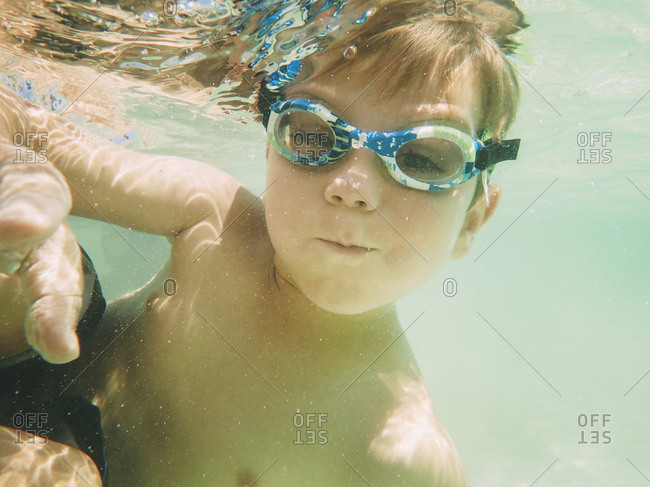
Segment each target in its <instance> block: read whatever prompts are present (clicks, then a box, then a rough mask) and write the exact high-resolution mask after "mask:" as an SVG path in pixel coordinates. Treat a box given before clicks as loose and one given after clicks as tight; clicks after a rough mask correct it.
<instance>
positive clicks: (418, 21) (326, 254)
mask: <svg viewBox="0 0 650 487" xmlns="http://www.w3.org/2000/svg"><path fill="white" fill-rule="evenodd" d="M459 3H461V2H459ZM504 3H507V2H504ZM483 5H484V4H483V2H466V4H465V7H466V8H467V9H468V11H470V10H472V7H477V8H476V10H475V13H474V15H469V13H467V16H466V17H464V18H460V17H458V18H452V17H450V16H448V15H446V14H445V15H443V14H441V8H440V7H441V6H438V7H439V8H437V9H436V8H432V7H431V5H430V4H426V5H420V4H418V3H415V2H413V3H409V2H404V3H401V2H395V3H393V4H388V5H386V6H384V7H382V8H381V9H378V10H377V12H375V14H373V15H372V16H371V17H370V19H369V20H368V21H367V23H366V25H365V26H364V28H363V29H362V30H360V31H359V32H358V33H357V34H356V35H355V37H353V38H347V39H346V41H345V44H341V43H338V44H334V45H332V46H329V47H328V49H326V50H325V51H322V52H320V53H318V54H316V55H314V56H312V58H311V59H310V60H309V61H306V62H305V63H304V65H303V67H302V69H301V72H300V74H299V75H298V77H297V78H296V79H295V80H293V81H292V82H291V83H289V84H287V85H285V86H283V87H282V88H281V89H279V90H278V89H276V90H275V91H273V90H264V91H263V96H262V97H261V99H260V111H261V112H262V115H263V117H264V119H265V123H266V125H267V133H268V137H269V144H268V145H267V189H266V191H265V192H264V196H263V201H262V199H260V198H258V197H257V196H256V195H254V194H251V193H250V192H249V191H247V190H246V189H245V188H244V187H243V186H242V185H241V184H240V183H239V182H238V181H236V180H235V179H234V178H232V177H230V176H228V175H227V174H225V173H223V172H221V171H219V170H217V169H215V168H212V167H208V166H205V165H203V164H200V163H197V162H194V161H190V160H187V159H182V158H177V157H162V156H148V155H144V154H137V153H134V152H131V151H128V150H125V149H123V148H120V147H116V146H114V145H112V144H110V143H109V142H107V141H105V140H103V139H101V138H99V137H96V136H94V135H92V134H89V133H88V132H86V131H85V130H82V129H80V128H78V127H75V126H74V125H72V124H70V123H67V122H65V121H64V120H62V119H60V118H58V117H56V116H53V115H52V114H50V113H47V112H45V111H43V110H39V109H36V108H33V107H29V106H27V105H26V104H24V103H22V102H20V101H18V100H16V99H15V98H13V97H12V96H10V95H9V94H7V93H2V98H1V100H2V115H3V117H4V118H3V119H2V120H0V121H2V123H3V125H2V126H1V127H0V129H1V130H2V137H3V139H4V140H5V144H4V145H3V146H2V148H3V149H4V150H5V152H4V154H7V156H5V157H3V159H4V161H5V163H4V166H3V168H2V170H3V171H4V173H3V181H2V184H3V187H2V188H3V189H2V191H3V193H2V196H3V201H4V202H3V203H2V204H3V205H4V211H5V212H6V211H7V208H10V209H11V205H12V204H13V203H14V202H15V201H16V198H17V199H18V201H19V202H23V203H24V205H23V206H22V207H20V211H22V212H23V215H22V218H20V217H17V218H14V219H13V220H10V219H7V218H4V220H3V219H2V218H0V225H2V228H3V237H2V238H3V241H2V244H3V246H4V247H5V248H10V249H12V250H18V251H20V252H18V253H19V254H21V257H19V259H18V260H21V259H22V255H23V254H25V253H26V249H29V248H31V247H34V241H35V240H39V239H38V238H36V237H35V238H34V239H30V238H31V235H32V234H30V233H29V232H32V233H36V234H38V235H40V239H41V240H43V235H45V234H48V232H50V230H51V228H56V227H57V224H56V222H57V220H56V219H57V218H59V216H58V215H61V214H65V213H66V212H67V211H66V210H67V208H66V205H67V201H68V198H69V196H68V194H67V193H66V189H67V184H68V183H69V185H70V187H71V188H73V189H72V190H71V191H70V193H71V195H72V211H71V212H72V213H74V214H77V215H82V216H87V217H93V218H101V217H103V218H106V219H107V220H109V221H110V222H112V223H115V224H119V225H123V226H128V227H131V228H134V229H137V230H141V231H145V232H151V233H156V234H160V235H167V236H169V237H171V238H172V253H171V259H170V264H169V268H168V269H166V270H165V271H163V272H162V273H161V274H160V275H159V276H157V278H156V279H155V280H154V281H152V282H151V283H150V284H149V285H148V286H147V287H146V288H144V289H142V290H139V291H138V292H136V293H133V294H132V295H130V296H126V297H124V298H122V299H121V300H118V301H117V302H115V303H112V304H111V305H110V306H109V307H108V309H107V310H106V313H105V314H104V317H103V319H102V322H101V323H100V324H99V325H97V328H96V330H95V331H94V332H93V333H92V335H91V336H90V337H88V338H86V340H85V342H84V345H83V347H82V351H81V352H82V357H81V358H80V360H77V361H75V362H73V363H72V364H70V365H68V366H65V368H63V369H57V372H53V373H55V374H58V376H59V377H58V380H57V381H56V383H55V385H54V386H53V387H52V389H51V392H50V394H51V395H53V396H56V397H57V398H58V397H61V398H65V397H71V398H76V397H78V396H73V394H81V395H83V396H86V397H88V398H90V399H92V402H93V404H95V405H97V406H99V408H100V409H101V414H102V427H103V430H104V433H105V434H106V449H107V451H108V453H109V458H110V471H111V485H118V486H119V485H128V486H131V485H156V486H163V485H191V486H199V487H200V486H203V485H206V486H207V485H210V486H214V485H223V486H228V485H232V486H248V485H252V484H255V485H258V486H287V485H319V486H320V485H323V486H330V485H333V486H339V485H363V484H364V482H365V484H369V485H377V486H379V485H382V486H398V485H404V486H420V485H422V486H462V485H465V484H466V482H465V478H464V474H463V471H462V467H461V463H460V460H459V458H458V455H457V453H456V450H455V448H454V446H453V443H452V442H451V439H450V438H449V435H448V434H447V433H446V431H445V430H444V428H443V427H442V425H441V424H440V423H439V422H438V420H437V418H436V417H435V415H434V413H433V409H432V406H431V402H430V399H429V397H428V393H427V391H426V386H425V385H424V383H423V381H422V379H421V376H420V373H419V371H418V369H417V364H416V362H415V359H414V357H413V354H412V352H411V350H410V348H409V346H408V344H407V343H406V341H405V340H404V339H400V336H401V334H402V333H403V331H402V328H401V326H400V324H399V322H398V320H397V316H396V311H395V301H396V300H397V299H398V298H400V297H402V296H404V295H406V294H408V293H409V292H411V291H412V290H414V289H416V288H417V287H419V286H420V285H422V284H423V283H424V282H425V281H426V280H428V279H429V278H430V277H431V276H432V275H433V274H434V273H435V272H436V270H437V269H438V268H439V266H440V265H441V264H442V263H443V262H444V261H445V259H447V258H448V257H454V258H457V257H460V256H462V255H463V254H464V253H466V252H467V250H468V249H469V246H470V244H471V241H472V239H473V237H474V235H475V234H476V232H477V231H478V229H479V228H480V227H481V226H482V225H483V224H484V223H485V221H487V219H488V218H489V217H490V216H491V214H492V213H493V212H494V210H495V208H496V205H497V203H498V199H499V189H498V188H497V187H496V186H493V185H491V186H490V188H489V198H488V197H487V196H488V194H485V196H484V191H488V187H487V182H486V175H487V170H488V168H490V167H491V166H492V165H494V164H495V163H496V162H499V161H500V160H504V159H512V158H514V157H515V155H516V143H513V142H509V143H503V144H500V143H492V144H487V145H486V146H485V148H481V147H482V144H481V143H480V142H479V140H485V141H487V140H488V139H489V138H495V139H500V138H501V136H502V135H503V134H504V132H505V130H506V128H507V127H508V125H509V124H510V122H511V121H512V118H513V117H514V109H515V106H516V102H517V94H518V92H517V83H516V80H515V77H514V74H513V72H512V69H511V68H510V67H509V65H508V63H507V62H506V61H505V60H504V58H503V56H502V54H501V53H500V52H499V48H498V47H497V45H496V43H495V42H494V41H493V40H490V39H489V38H488V36H486V34H485V32H490V33H492V34H493V35H494V38H496V39H500V40H501V41H502V42H501V45H502V47H505V48H507V47H508V45H509V44H508V42H509V41H510V39H509V38H507V36H504V28H505V30H506V31H507V32H512V31H514V30H516V25H515V24H517V25H519V27H521V26H522V25H523V23H522V22H521V17H520V13H519V14H517V16H516V17H517V18H516V20H517V22H512V19H510V20H509V21H508V20H507V19H505V20H504V19H502V18H498V17H496V16H495V13H494V10H489V9H488V10H482V9H481V8H478V7H482V6H483ZM509 8H510V10H507V9H506V11H507V12H510V13H512V12H515V13H516V12H519V11H518V10H516V7H514V5H510V7H509ZM513 9H514V10H513ZM436 10H438V11H439V12H436ZM490 16H492V17H490ZM397 18H399V19H401V22H396V21H395V19H397ZM504 26H505V27H504ZM508 29H509V30H508ZM350 44H354V46H355V49H356V54H355V55H353V56H351V55H350V50H348V49H347V48H348V47H350ZM344 51H346V53H347V54H346V56H343V55H342V53H343V52H344ZM352 51H354V50H352ZM393 60H396V61H395V62H394V63H392V61H393ZM275 88H277V87H275ZM348 124H350V125H352V126H353V127H351V126H350V125H348ZM356 127H358V129H357V128H356ZM409 129H412V130H409ZM30 131H31V132H47V133H48V139H47V141H46V146H45V149H46V153H47V159H48V161H49V162H51V163H52V164H53V165H54V166H55V167H56V170H54V169H53V168H52V167H50V165H49V164H47V165H46V166H48V167H47V168H40V167H36V166H33V167H36V169H25V170H23V169H22V168H21V169H16V168H14V167H13V166H9V164H8V163H7V160H8V159H7V158H8V149H7V147H8V146H9V144H8V143H7V142H6V141H7V140H9V141H10V140H11V136H12V134H14V133H25V132H30ZM10 148H11V150H14V147H10ZM32 149H34V147H32ZM477 149H480V150H477ZM466 163H468V164H466ZM17 171H22V172H23V173H24V172H26V171H32V172H34V173H35V175H29V174H23V173H21V174H17ZM57 171H60V172H61V173H62V174H63V176H64V177H65V179H64V180H62V179H61V178H60V176H59V174H58V172H57ZM476 176H479V177H476ZM39 178H40V179H39ZM64 181H65V182H64ZM39 182H41V183H42V185H43V186H45V187H47V188H48V192H39V193H38V194H35V193H34V192H29V191H28V190H27V187H28V186H27V185H29V184H34V185H38V184H39ZM10 183H11V185H10ZM5 188H12V189H11V190H9V189H5ZM12 198H13V199H12ZM32 203H33V207H30V206H29V204H32ZM39 206H40V207H42V206H46V207H47V209H48V211H49V213H48V216H49V217H48V218H45V219H44V220H45V221H44V223H43V224H42V225H41V226H40V227H38V228H36V229H35V228H34V227H35V225H33V226H32V227H28V226H27V225H25V224H26V223H32V224H33V216H34V214H33V213H34V212H33V210H30V208H34V207H39ZM14 215H15V214H14ZM52 222H55V223H52ZM21 232H23V233H21ZM71 242H72V240H71V236H70V234H69V233H68V232H66V231H65V228H64V227H58V229H57V230H56V233H55V234H54V237H53V239H51V240H50V242H49V244H48V246H45V247H44V248H45V249H46V250H45V251H44V250H42V249H43V248H42V247H41V248H37V249H36V250H34V251H32V252H31V253H29V254H28V255H27V257H26V258H25V260H24V261H22V262H21V267H20V269H19V270H18V271H16V273H15V275H14V277H7V276H5V277H4V279H3V281H2V282H0V287H1V288H2V289H3V292H4V293H5V296H6V297H5V299H6V300H8V299H9V296H10V297H11V299H12V300H14V301H15V303H16V304H15V305H14V306H13V307H12V310H13V311H12V315H11V316H9V317H8V318H6V323H7V326H6V330H7V332H6V336H8V337H10V339H8V340H6V341H5V344H4V346H5V350H3V351H4V356H5V357H7V356H10V355H12V354H13V353H15V352H18V351H21V350H24V349H26V348H27V344H26V343H25V342H24V340H23V339H21V338H20V330H21V329H22V319H21V318H22V316H27V319H26V326H25V329H26V333H27V336H28V341H29V343H30V344H31V345H32V346H33V347H34V348H35V349H37V350H38V351H39V352H41V353H42V354H43V355H44V356H45V357H46V358H48V359H49V360H50V361H53V362H63V361H66V360H69V359H70V358H73V357H74V356H75V355H76V354H77V353H78V349H77V347H78V344H77V343H76V339H75V338H74V337H73V334H72V328H73V327H74V324H75V323H76V314H77V312H78V310H79V309H80V308H81V306H82V304H81V303H82V299H81V294H82V288H81V286H80V285H79V281H78V280H77V281H74V282H70V283H68V284H67V285H65V283H61V281H60V276H54V275H53V274H50V275H46V274H44V272H43V268H47V270H48V271H50V272H51V273H53V272H54V271H56V270H57V269H56V268H55V266H53V265H52V262H53V261H54V259H55V258H58V262H59V263H61V268H70V267H71V266H73V265H76V264H75V262H76V261H77V260H78V259H79V257H78V255H77V254H76V253H75V250H74V246H73V245H71ZM53 248H58V251H56V255H57V256H59V257H53V256H52V255H54V254H55V251H54V250H51V249H53ZM48 253H49V255H44V254H48ZM7 255H8V254H7V253H6V252H5V265H7V262H8V261H9V260H10V259H9V258H7ZM61 256H65V258H62V257H61ZM7 266H8V265H7ZM61 274H65V273H63V272H62V273H61ZM165 278H171V279H173V282H174V283H175V287H174V292H168V290H167V289H165V288H163V285H162V284H163V280H164V279H165ZM19 279H22V283H23V288H20V286H19V284H18V280H19ZM30 279H31V281H30ZM168 282H170V281H168ZM48 286H49V289H48ZM52 287H56V289H54V290H52V289H51V288H52ZM22 289H24V291H22ZM70 289H72V291H69V290H70ZM20 292H24V294H25V295H26V298H27V301H28V302H29V303H33V305H32V307H31V309H25V308H24V307H23V308H21V306H20V304H19V303H20V300H19V299H18V297H17V296H18V295H19V294H20ZM52 295H54V296H52ZM7 302H8V301H7ZM95 302H96V301H95ZM92 307H93V301H92V300H91V304H90V308H92ZM16 310H18V311H16ZM86 313H87V312H86ZM84 316H86V315H84ZM66 327H67V329H66ZM7 350H9V351H11V353H8V352H7ZM71 400H72V399H71ZM74 400H76V399H74ZM57 404H58V403H57ZM75 404H76V403H75ZM56 407H59V406H58V405H57V406H56ZM66 407H68V408H69V411H77V412H79V414H82V413H81V411H84V413H83V414H86V412H87V411H88V409H87V408H86V409H83V408H82V407H80V406H79V407H77V406H75V405H73V406H70V405H67V406H66ZM75 408H76V409H75ZM68 415H70V413H68ZM91 416H92V415H90V416H89V417H91ZM9 426H11V425H9ZM69 426H70V429H71V430H72V433H73V436H74V441H75V442H76V444H77V446H79V447H80V448H82V446H81V444H82V443H83V444H90V447H87V448H82V449H84V451H86V452H88V453H89V454H93V453H96V450H97V449H99V448H101V446H102V445H101V442H100V443H93V441H94V440H93V438H92V437H91V436H92V435H89V434H85V433H84V432H83V431H79V430H78V429H77V426H78V425H77V426H75V425H74V423H69ZM2 432H3V435H4V436H3V438H4V440H0V448H3V447H4V448H5V450H6V449H7V444H9V443H8V441H9V440H10V439H11V438H15V436H13V435H14V433H15V431H14V430H13V429H10V428H4V429H3V430H2ZM7 435H8V437H7ZM89 438H90V439H89ZM3 441H4V443H3ZM69 442H70V444H74V443H73V439H70V440H69ZM50 443H52V444H51V445H50V446H49V447H50V448H53V449H54V450H51V451H50V452H49V454H50V455H51V458H56V455H60V456H61V455H63V458H66V457H65V455H69V458H71V460H70V461H67V462H66V463H68V464H69V465H72V466H73V467H76V466H79V465H81V466H83V467H84V468H85V469H86V470H85V471H84V473H83V475H82V474H81V473H80V474H79V475H78V477H82V476H83V478H84V481H87V482H95V485H98V483H99V482H100V480H99V474H98V472H94V473H91V471H92V468H91V467H92V465H90V466H89V465H88V461H87V458H86V457H83V456H81V454H78V452H77V453H75V451H73V450H70V449H66V448H65V446H63V445H61V444H59V443H58V442H50ZM93 445H94V446H93ZM26 448H27V447H26ZM57 449H58V450H57ZM24 451H25V449H23V450H22V451H20V452H17V451H15V449H14V450H12V451H11V452H10V453H11V455H5V457H11V456H14V457H16V458H19V456H20V455H21V454H22V455H23V456H24V455H25V453H24ZM93 460H95V458H93ZM84 462H86V463H84ZM59 463H60V462H59ZM95 463H97V465H98V467H100V470H101V473H102V474H104V473H105V472H104V466H103V465H100V464H101V460H100V461H97V460H95ZM11 468H12V467H11V466H9V464H6V465H3V466H2V467H1V468H0V475H3V471H4V472H5V473H4V475H9V474H8V473H7V472H8V471H10V470H11ZM67 472H68V474H69V472H70V471H69V470H68V471H67ZM50 473H51V474H52V475H54V472H50ZM10 474H11V475H14V476H15V477H14V478H15V479H19V478H20V477H19V475H20V472H16V471H15V470H14V471H12V472H10ZM57 475H61V474H60V473H59V474H57ZM7 478H9V477H7ZM27 478H29V477H27ZM71 481H72V482H74V481H78V478H77V477H74V478H73V479H71ZM79 485H82V484H79Z"/></svg>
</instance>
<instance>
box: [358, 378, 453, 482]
mask: <svg viewBox="0 0 650 487" xmlns="http://www.w3.org/2000/svg"><path fill="white" fill-rule="evenodd" d="M413 373H414V374H415V375H416V376H417V375H419V374H417V372H416V371H415V370H413ZM379 377H380V378H381V379H382V380H383V381H384V383H385V384H386V386H387V387H388V388H389V390H390V391H391V392H392V394H393V395H394V396H395V397H396V398H397V399H398V400H399V403H400V404H399V406H397V407H396V408H395V409H394V410H393V411H392V413H391V414H390V416H389V418H388V419H387V420H386V423H385V425H384V427H383V428H382V430H381V432H380V433H379V434H378V435H377V436H376V437H375V438H374V439H373V440H372V443H371V444H370V452H371V453H372V454H374V455H376V456H377V457H379V458H380V459H381V460H383V461H386V462H389V463H394V464H395V463H396V464H401V465H403V466H405V467H415V468H417V469H418V470H421V471H422V470H423V471H425V472H426V473H427V475H428V476H429V478H430V479H431V480H432V481H433V482H435V485H448V484H449V485H452V484H453V485H457V484H455V483H454V482H455V481H456V479H464V474H463V469H462V466H461V464H460V460H459V458H458V455H456V454H455V451H456V449H455V447H454V444H453V442H452V440H451V437H450V436H449V434H448V433H447V431H446V430H445V429H444V427H443V426H442V424H441V423H440V421H439V420H438V418H437V417H436V415H435V413H434V411H433V405H432V403H431V399H430V398H429V393H428V391H427V386H426V384H425V383H424V381H423V380H422V378H421V377H420V378H419V380H413V379H412V378H410V377H408V376H407V375H406V374H404V373H403V372H396V373H392V374H382V373H380V374H379ZM463 485H464V484H463Z"/></svg>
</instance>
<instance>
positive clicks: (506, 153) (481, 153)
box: [474, 139, 521, 171]
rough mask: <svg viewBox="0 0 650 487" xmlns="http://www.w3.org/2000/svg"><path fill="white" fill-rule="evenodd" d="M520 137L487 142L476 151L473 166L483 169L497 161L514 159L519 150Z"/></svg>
mask: <svg viewBox="0 0 650 487" xmlns="http://www.w3.org/2000/svg"><path fill="white" fill-rule="evenodd" d="M520 141H521V139H510V140H500V141H498V142H496V141H495V142H488V143H487V144H486V145H485V146H484V147H481V148H480V149H479V150H477V151H476V161H475V162H474V166H475V167H476V168H477V169H479V170H481V171H483V170H484V169H487V168H488V167H490V166H493V165H494V164H496V163H497V162H501V161H514V160H515V159H517V153H518V152H519V142H520Z"/></svg>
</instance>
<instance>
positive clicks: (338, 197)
mask: <svg viewBox="0 0 650 487" xmlns="http://www.w3.org/2000/svg"><path fill="white" fill-rule="evenodd" d="M334 164H336V165H337V166H338V167H337V168H336V169H335V170H334V171H333V172H331V173H329V174H328V177H329V178H331V179H330V181H329V183H328V185H327V187H326V188H325V199H326V200H327V201H328V202H329V203H331V204H333V205H337V206H338V205H344V206H347V207H349V208H359V209H362V210H365V211H374V210H375V209H376V208H377V206H378V205H379V198H380V194H381V188H380V186H381V184H385V182H384V181H383V179H384V178H383V177H382V174H381V172H380V171H382V170H384V168H383V167H382V163H381V161H380V160H378V156H377V155H376V154H375V153H374V152H372V151H370V150H368V149H353V150H351V151H350V152H348V153H347V154H346V155H345V156H344V157H343V158H342V159H341V160H339V161H337V162H335V163H334Z"/></svg>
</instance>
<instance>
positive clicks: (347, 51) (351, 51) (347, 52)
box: [343, 45, 357, 59]
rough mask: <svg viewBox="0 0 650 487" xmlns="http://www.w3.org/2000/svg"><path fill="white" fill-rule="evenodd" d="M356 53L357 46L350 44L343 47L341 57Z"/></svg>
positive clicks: (348, 56)
mask: <svg viewBox="0 0 650 487" xmlns="http://www.w3.org/2000/svg"><path fill="white" fill-rule="evenodd" d="M356 54H357V46H355V45H351V46H348V47H346V48H345V51H343V57H344V58H347V59H350V58H353V57H354V56H356Z"/></svg>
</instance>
